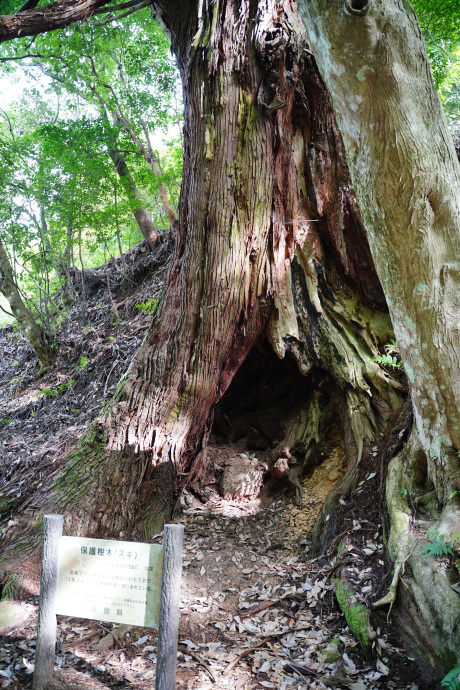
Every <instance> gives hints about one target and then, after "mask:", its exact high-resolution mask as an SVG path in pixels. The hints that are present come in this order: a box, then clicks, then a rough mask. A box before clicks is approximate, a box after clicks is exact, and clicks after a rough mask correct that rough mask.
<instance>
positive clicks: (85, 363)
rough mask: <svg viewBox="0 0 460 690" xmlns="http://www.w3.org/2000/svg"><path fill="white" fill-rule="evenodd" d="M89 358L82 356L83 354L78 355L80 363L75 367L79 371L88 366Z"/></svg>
mask: <svg viewBox="0 0 460 690" xmlns="http://www.w3.org/2000/svg"><path fill="white" fill-rule="evenodd" d="M88 362H89V359H88V357H84V356H83V355H82V356H81V357H80V363H79V364H78V365H77V366H76V367H75V368H76V369H80V371H83V370H84V369H86V367H87V366H88Z"/></svg>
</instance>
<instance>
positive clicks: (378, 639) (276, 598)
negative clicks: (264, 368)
mask: <svg viewBox="0 0 460 690" xmlns="http://www.w3.org/2000/svg"><path fill="white" fill-rule="evenodd" d="M167 256H168V252H167V251H166V249H165V248H163V249H160V250H158V252H157V253H154V254H148V255H147V254H146V253H145V252H143V251H142V249H136V250H133V252H131V253H130V254H129V255H127V256H126V262H127V265H128V274H127V275H126V276H123V275H122V274H121V273H120V269H121V266H120V265H118V266H117V265H116V262H115V260H112V261H111V262H110V264H109V265H108V268H107V271H105V269H104V268H101V269H97V270H95V271H92V272H88V274H87V275H86V286H85V287H86V293H87V299H86V301H85V302H83V301H82V302H81V303H80V304H79V303H77V304H75V305H74V306H72V307H69V309H68V314H67V317H66V318H65V319H64V320H63V322H62V323H61V325H60V326H59V328H58V330H57V333H56V360H55V363H54V366H53V367H52V369H51V371H50V372H49V373H48V374H47V375H46V376H45V377H44V378H41V379H37V378H36V374H37V371H38V364H37V362H36V359H35V356H34V353H33V351H32V350H31V348H30V347H29V346H28V344H27V342H26V341H24V340H23V339H22V338H21V336H20V335H19V334H18V333H17V332H16V331H14V329H13V328H12V327H7V328H3V329H0V361H1V362H2V366H1V370H0V505H1V506H2V507H3V521H2V523H1V524H0V536H1V538H2V539H7V538H8V534H9V532H10V530H11V529H13V528H14V526H15V524H16V519H15V516H16V515H17V514H18V512H19V511H22V510H25V509H27V508H28V507H29V509H30V501H31V500H32V499H31V497H32V495H33V489H34V487H38V485H39V484H40V482H42V481H47V480H49V479H50V478H51V477H53V475H54V474H55V473H56V472H57V471H58V468H59V458H61V457H62V455H63V453H65V451H66V450H68V449H70V448H71V447H72V446H73V445H74V444H75V442H76V440H77V438H78V437H79V436H80V435H81V433H82V431H83V430H84V429H86V428H87V427H88V425H89V424H90V423H91V421H92V420H93V419H94V418H95V416H97V414H98V412H99V410H100V409H101V406H102V404H104V403H105V402H106V401H107V400H109V399H110V397H111V396H112V395H113V393H114V391H115V388H116V385H117V382H118V381H119V379H120V377H121V375H122V374H123V373H124V371H125V369H126V367H127V365H128V363H129V362H130V360H131V358H132V356H133V355H134V353H135V352H136V351H137V349H138V348H139V346H140V343H141V342H142V338H143V334H144V333H145V330H146V328H147V326H148V324H149V322H150V319H151V316H150V314H149V313H148V309H149V304H151V303H149V301H148V300H151V299H152V298H153V299H157V298H159V296H160V294H161V288H162V282H163V280H164V274H165V266H166V264H165V262H166V261H167ZM107 276H108V277H109V279H110V288H111V289H110V292H109V290H108V288H107V282H106V280H107ZM76 290H77V292H79V293H80V295H82V289H81V286H79V284H78V281H77V282H76ZM115 311H116V313H115ZM241 450H242V449H241V447H240V446H238V445H218V444H214V445H213V447H212V449H211V451H212V457H213V458H214V462H215V463H216V464H219V463H224V462H225V461H226V460H228V459H229V458H231V457H238V456H240V455H241ZM326 450H327V452H325V453H324V459H323V461H322V463H321V464H320V465H319V466H318V467H316V468H315V469H314V471H313V473H311V474H310V476H308V477H305V478H303V479H302V480H301V482H302V485H303V504H302V506H301V507H299V506H297V505H295V495H294V491H293V490H291V489H289V488H284V489H281V490H277V491H276V492H275V491H274V490H269V489H268V488H267V487H265V488H264V489H263V491H262V493H261V495H260V496H259V497H257V498H254V499H251V500H250V499H243V498H241V499H239V500H237V499H234V500H224V499H223V498H222V497H221V496H219V493H218V491H217V490H216V487H214V486H212V485H210V486H208V487H207V490H206V496H205V497H203V495H201V500H200V498H199V497H198V495H197V494H196V493H194V494H192V493H187V494H186V495H185V496H184V499H183V502H182V511H181V512H180V513H179V514H178V516H177V520H179V521H180V522H183V524H184V526H185V536H184V563H183V580H182V591H181V603H180V614H181V615H180V631H179V654H178V661H177V687H178V688H184V689H187V690H192V689H193V690H197V689H198V688H203V689H204V688H216V689H217V688H222V689H224V688H232V689H235V690H236V689H240V688H242V689H245V688H247V689H248V690H249V689H252V688H254V689H256V688H257V689H259V688H286V689H287V688H292V689H293V690H294V689H296V688H318V689H320V688H352V690H367V689H368V688H369V689H371V688H405V689H407V690H417V688H418V689H419V690H428V689H429V688H435V687H437V686H435V685H430V684H428V683H424V681H423V680H422V678H421V676H420V672H419V669H418V668H417V665H416V663H415V661H414V660H413V659H411V658H409V657H408V655H407V654H406V652H405V651H404V648H403V643H402V641H401V639H400V638H399V637H398V634H397V629H396V626H395V624H394V620H393V617H392V615H390V616H389V618H388V620H387V611H381V610H378V611H374V610H373V609H372V602H373V601H375V600H376V599H377V598H378V597H379V596H382V594H383V593H384V592H385V591H386V589H387V587H388V584H389V579H390V573H389V572H388V569H387V564H386V563H385V560H384V556H383V528H382V524H381V516H380V512H379V506H378V501H376V494H377V493H378V492H379V482H380V477H379V470H378V468H377V469H376V467H377V465H378V464H379V463H380V455H381V452H382V448H380V447H379V445H378V444H377V445H376V446H374V447H373V448H371V449H369V452H368V453H367V455H366V456H365V457H363V462H362V463H361V476H360V477H359V480H358V482H357V486H356V488H355V490H354V492H353V494H352V496H351V498H350V499H349V500H347V501H346V502H345V501H344V502H343V505H342V506H341V509H340V514H339V518H338V521H337V527H336V530H335V535H334V538H332V539H331V540H330V541H329V544H328V547H327V550H326V551H325V553H324V554H323V555H322V556H321V557H320V558H319V559H312V558H311V555H310V538H311V530H312V527H313V524H314V522H315V520H316V518H317V516H318V513H319V512H320V511H321V507H322V505H323V502H324V499H325V497H326V495H327V494H328V492H329V491H330V489H331V488H332V487H333V486H334V485H335V484H336V483H337V481H338V480H339V479H340V477H341V476H342V474H343V469H344V459H343V457H341V449H340V445H339V444H335V445H334V443H332V444H331V445H330V447H329V448H328V449H326ZM5 506H7V509H6V510H5ZM158 540H159V541H161V535H159V537H158ZM339 567H340V568H342V569H343V568H346V571H347V580H348V582H351V583H352V584H353V587H354V591H355V595H354V600H355V603H356V604H362V605H363V606H365V607H367V608H369V610H370V616H371V618H370V620H371V628H372V630H371V637H372V638H373V642H372V650H371V651H370V652H369V653H368V654H364V653H363V651H362V649H361V648H360V645H359V644H358V642H357V641H356V639H355V638H354V636H353V634H352V633H351V631H350V629H349V628H348V626H347V622H346V620H345V617H344V615H343V614H342V612H341V611H340V609H339V607H338V605H337V601H336V598H335V584H334V582H335V577H336V575H337V572H338V570H339ZM26 582H27V591H23V592H22V597H21V602H18V603H17V612H18V616H17V617H16V618H15V619H14V620H13V621H12V622H10V623H9V624H8V625H6V624H5V626H4V628H3V630H1V629H0V632H2V634H1V636H0V687H1V688H3V687H5V688H6V687H9V688H11V689H14V688H31V687H32V673H33V668H34V655H35V644H36V622H37V606H38V596H37V595H38V582H37V572H36V571H31V572H30V577H29V580H28V581H27V580H26ZM3 594H5V592H3ZM2 606H4V604H0V619H1V607H2ZM156 639H157V636H156V631H155V630H152V629H146V628H132V627H129V626H128V627H122V628H121V629H120V628H117V626H116V625H115V624H111V623H101V622H99V621H90V620H86V619H75V618H69V617H64V616H59V617H58V647H57V656H56V665H57V667H56V674H55V676H56V684H55V687H57V688H75V689H78V688H82V689H83V688H139V689H144V688H145V689H146V688H153V687H154V679H155V657H156Z"/></svg>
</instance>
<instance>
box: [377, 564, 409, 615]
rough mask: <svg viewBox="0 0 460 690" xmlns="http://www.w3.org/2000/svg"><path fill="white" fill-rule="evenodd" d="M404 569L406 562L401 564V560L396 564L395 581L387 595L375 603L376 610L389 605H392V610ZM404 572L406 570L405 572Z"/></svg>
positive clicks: (392, 582)
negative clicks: (378, 607)
mask: <svg viewBox="0 0 460 690" xmlns="http://www.w3.org/2000/svg"><path fill="white" fill-rule="evenodd" d="M403 568H404V562H401V561H400V560H398V561H396V563H395V571H394V575H393V579H392V581H391V585H390V589H389V590H388V592H387V593H386V594H385V596H384V597H382V598H381V599H379V600H378V601H376V602H375V604H374V608H377V606H386V605H387V604H390V610H391V607H392V606H393V604H394V602H395V600H396V589H397V586H398V580H399V576H400V574H401V570H403ZM403 572H404V570H403Z"/></svg>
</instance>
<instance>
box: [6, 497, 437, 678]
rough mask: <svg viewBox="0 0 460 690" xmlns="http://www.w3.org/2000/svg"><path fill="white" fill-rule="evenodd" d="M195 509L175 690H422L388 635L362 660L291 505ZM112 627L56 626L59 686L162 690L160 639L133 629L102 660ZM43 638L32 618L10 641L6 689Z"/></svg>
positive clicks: (188, 529)
mask: <svg viewBox="0 0 460 690" xmlns="http://www.w3.org/2000/svg"><path fill="white" fill-rule="evenodd" d="M195 503H196V504H195V505H193V506H191V507H190V508H189V509H188V514H186V515H184V516H183V519H182V521H183V522H184V524H185V541H184V569H183V586H182V597H181V618H180V635H179V641H180V645H179V656H178V663H177V687H178V688H187V690H198V688H200V689H203V690H204V689H208V688H216V689H217V688H219V689H220V688H222V689H224V688H225V689H229V688H232V689H234V688H235V689H238V688H247V689H248V690H249V689H250V688H280V689H282V688H286V689H287V688H292V690H294V689H296V688H318V689H319V688H336V687H346V688H352V690H365V689H367V688H407V690H409V689H411V690H415V689H416V687H417V685H416V684H415V683H414V682H413V679H414V678H416V677H417V669H416V668H415V666H414V664H413V663H412V662H411V661H410V660H409V659H407V658H406V656H405V653H404V651H402V650H400V649H399V648H397V647H395V646H394V644H392V641H391V640H390V639H388V636H387V634H386V632H385V631H384V630H383V629H377V630H376V634H377V637H376V646H377V647H378V649H379V650H380V654H379V655H378V654H377V653H376V650H374V658H373V660H372V661H370V662H369V661H366V660H365V659H364V658H363V656H362V654H361V651H360V649H359V646H358V645H357V642H356V640H355V639H354V637H353V635H352V634H351V633H350V631H349V629H348V628H347V625H346V621H345V619H344V617H343V616H342V614H341V613H340V612H338V610H337V607H336V604H335V599H334V592H333V590H334V585H333V579H332V577H331V576H330V575H331V568H330V564H327V567H326V566H325V565H320V564H319V563H318V562H316V561H315V562H313V563H312V562H310V560H309V558H308V552H307V551H308V539H304V543H303V544H302V545H301V546H300V548H299V549H298V552H297V553H296V552H295V551H294V550H293V548H292V545H293V543H294V542H295V543H297V542H298V529H293V528H292V527H291V526H290V525H292V523H293V518H295V516H296V514H298V513H296V509H295V508H294V507H293V506H292V504H291V502H290V501H289V499H288V500H287V501H286V499H285V498H282V499H281V500H276V501H273V500H270V499H264V500H263V501H262V502H259V501H252V502H247V503H244V502H240V503H231V502H224V501H221V503H220V505H214V506H213V508H212V509H209V508H206V506H202V505H199V504H198V503H197V502H195ZM235 513H239V516H238V517H230V516H229V514H233V515H235ZM29 603H31V604H35V605H36V603H37V600H36V598H35V599H33V600H31V601H30V602H29ZM113 627H115V626H113ZM110 629H112V626H111V624H99V623H97V622H94V621H87V620H83V619H79V620H76V619H66V618H63V617H59V630H58V639H59V646H58V654H57V666H58V668H59V671H58V672H57V674H56V675H57V678H58V679H60V680H59V682H58V683H57V685H56V687H60V688H104V687H112V688H139V689H144V688H145V689H147V688H153V687H154V676H155V653H156V631H153V630H150V629H141V628H135V629H130V630H129V631H128V632H126V633H125V634H124V635H123V636H122V637H121V638H120V639H119V642H118V644H115V646H111V647H110V649H107V650H106V651H98V649H97V647H98V643H99V642H100V640H101V639H102V638H103V637H104V636H105V635H106V633H107V631H109V630H110ZM35 635H36V610H33V612H32V615H31V616H30V618H29V619H28V621H27V622H26V624H24V625H22V626H20V627H18V628H16V629H14V630H11V631H10V632H8V633H7V634H4V635H3V637H2V640H1V642H0V677H1V679H0V687H9V688H11V689H13V688H30V687H31V678H32V676H31V672H32V670H33V663H34V650H35ZM332 640H335V642H332ZM111 641H112V642H113V639H112V640H111ZM331 642H332V643H331ZM334 656H335V657H336V658H335V659H334V658H333V657H334ZM408 679H409V680H408ZM418 687H419V688H420V689H421V688H423V685H420V684H419V685H418Z"/></svg>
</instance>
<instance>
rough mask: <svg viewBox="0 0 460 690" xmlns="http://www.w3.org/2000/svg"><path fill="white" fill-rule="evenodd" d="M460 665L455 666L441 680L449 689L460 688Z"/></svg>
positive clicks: (458, 689)
mask: <svg viewBox="0 0 460 690" xmlns="http://www.w3.org/2000/svg"><path fill="white" fill-rule="evenodd" d="M459 676H460V666H455V667H454V668H453V669H452V671H449V673H448V674H447V676H444V678H443V679H442V681H441V685H442V687H443V688H447V690H460V678H459Z"/></svg>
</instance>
